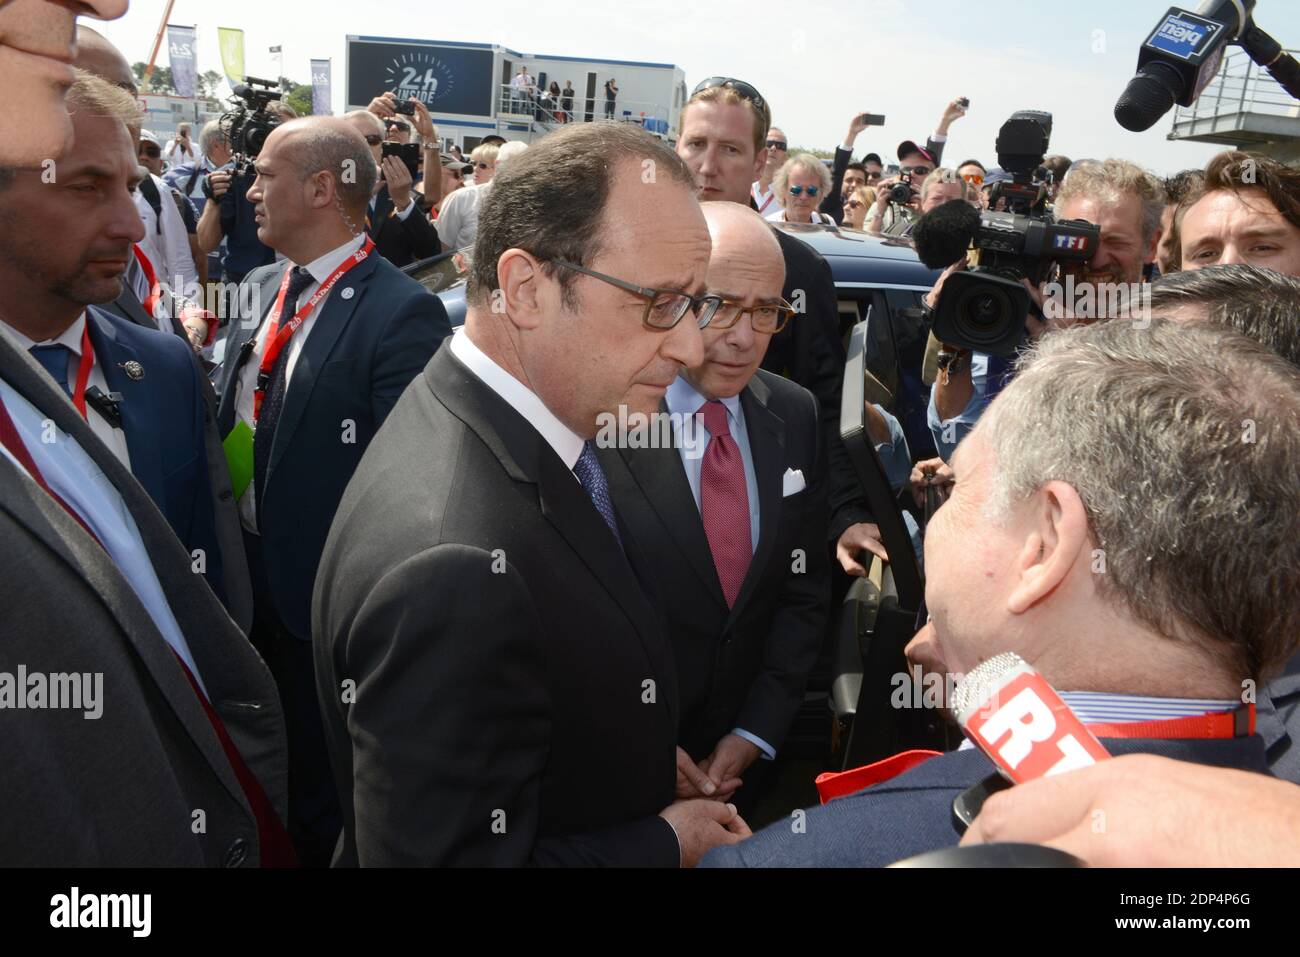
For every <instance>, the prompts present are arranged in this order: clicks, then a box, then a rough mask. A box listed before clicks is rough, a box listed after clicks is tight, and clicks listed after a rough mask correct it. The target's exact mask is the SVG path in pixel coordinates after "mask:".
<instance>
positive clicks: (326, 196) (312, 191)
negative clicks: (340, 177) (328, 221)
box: [303, 170, 338, 209]
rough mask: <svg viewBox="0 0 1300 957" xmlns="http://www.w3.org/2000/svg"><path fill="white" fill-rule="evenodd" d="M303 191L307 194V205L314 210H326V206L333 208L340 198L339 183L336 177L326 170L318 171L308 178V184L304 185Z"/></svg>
mask: <svg viewBox="0 0 1300 957" xmlns="http://www.w3.org/2000/svg"><path fill="white" fill-rule="evenodd" d="M303 189H304V190H305V191H306V193H307V204H308V205H309V206H310V207H311V208H312V209H324V208H325V207H326V206H333V205H334V201H335V199H336V198H337V196H338V183H337V182H335V180H334V176H333V175H332V174H331V173H329V172H327V171H326V170H318V171H317V172H315V173H312V174H311V175H310V176H308V177H307V182H306V183H305V184H303Z"/></svg>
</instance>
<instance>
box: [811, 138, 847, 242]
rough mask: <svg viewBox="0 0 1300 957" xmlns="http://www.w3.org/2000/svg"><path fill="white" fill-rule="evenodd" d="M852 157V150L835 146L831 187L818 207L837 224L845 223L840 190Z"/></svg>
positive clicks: (842, 187)
mask: <svg viewBox="0 0 1300 957" xmlns="http://www.w3.org/2000/svg"><path fill="white" fill-rule="evenodd" d="M852 158H853V151H852V150H846V149H845V148H844V147H843V146H837V147H835V161H834V162H833V163H832V164H831V188H830V190H829V191H828V192H827V193H826V196H825V197H824V198H823V199H822V201H821V205H820V206H818V207H817V210H818V212H821V213H824V214H825V215H827V216H829V217H830V218H831V219H833V220H835V225H837V226H840V225H843V224H844V198H843V197H842V196H841V195H840V192H841V191H842V190H843V189H844V173H845V171H846V170H847V169H848V168H849V160H850V159H852Z"/></svg>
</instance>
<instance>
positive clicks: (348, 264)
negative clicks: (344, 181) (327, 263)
mask: <svg viewBox="0 0 1300 957" xmlns="http://www.w3.org/2000/svg"><path fill="white" fill-rule="evenodd" d="M374 248H375V241H374V240H373V239H371V238H370V237H369V236H367V237H366V241H365V242H364V243H363V244H362V246H361V248H360V249H358V250H357V251H356V252H355V253H353V254H352V255H351V256H349V257H348V258H347V259H345V260H343V262H341V263H340V264H339V265H338V268H336V269H335V270H334V271H333V272H332V273H330V274H329V275H328V276H326V277H325V281H324V282H322V283H321V284H320V286H319V287H317V289H316V291H315V292H314V293H312V294H311V298H310V299H308V300H307V302H306V303H304V304H303V306H302V307H301V308H300V309H299V310H298V311H297V312H296V313H294V314H293V318H291V319H290V320H289V321H288V322H287V323H285V324H284V325H283V326H281V325H280V313H281V312H282V311H283V310H284V297H285V295H286V294H287V293H288V291H289V277H290V275H291V274H292V273H293V269H292V267H291V268H289V269H286V270H285V271H284V279H282V280H281V281H280V294H279V295H278V296H276V297H275V308H274V309H273V311H272V314H271V323H270V325H269V326H268V327H267V330H266V339H265V340H264V341H265V342H266V347H265V348H264V349H263V350H262V362H261V364H260V365H258V367H257V388H256V389H255V390H254V392H253V421H254V422H256V421H257V417H258V416H259V415H260V414H261V412H262V397H263V396H264V395H265V394H266V389H267V387H268V386H269V385H270V384H271V370H272V369H274V368H275V360H276V359H278V358H279V356H280V350H282V349H283V348H284V347H285V346H286V345H288V343H289V339H290V338H292V336H293V334H294V333H295V332H296V331H297V330H298V327H299V326H301V325H302V324H303V323H304V322H305V321H306V319H307V317H308V316H309V315H311V311H312V310H313V309H315V308H316V304H317V303H318V302H320V301H321V300H322V299H324V298H325V297H326V296H327V295H328V294H329V291H330V290H331V289H333V288H334V284H335V283H337V282H338V281H339V280H340V279H342V278H343V275H344V274H345V273H346V272H347V271H348V270H349V269H351V268H352V267H353V266H356V265H359V264H360V263H363V262H365V260H366V257H367V256H369V255H370V252H371V250H373V249H374Z"/></svg>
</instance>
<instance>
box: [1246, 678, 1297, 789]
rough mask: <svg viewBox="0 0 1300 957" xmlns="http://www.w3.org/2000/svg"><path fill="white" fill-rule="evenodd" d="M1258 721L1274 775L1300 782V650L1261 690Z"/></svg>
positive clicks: (1270, 768)
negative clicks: (1279, 674)
mask: <svg viewBox="0 0 1300 957" xmlns="http://www.w3.org/2000/svg"><path fill="white" fill-rule="evenodd" d="M1256 710H1257V711H1258V714H1259V720H1258V722H1257V724H1256V728H1257V729H1258V732H1259V734H1260V735H1261V736H1262V737H1263V738H1264V744H1265V746H1266V747H1267V748H1268V767H1269V770H1270V771H1271V772H1272V773H1273V776H1274V777H1278V778H1281V779H1282V780H1283V781H1290V782H1291V783H1292V784H1300V654H1297V655H1295V656H1294V657H1292V659H1291V660H1290V662H1288V663H1287V666H1286V671H1285V673H1284V674H1282V675H1281V676H1279V677H1278V678H1275V679H1274V680H1273V681H1271V682H1270V683H1269V684H1268V686H1267V687H1266V688H1265V689H1264V690H1262V691H1261V692H1260V693H1259V699H1258V704H1257V707H1256Z"/></svg>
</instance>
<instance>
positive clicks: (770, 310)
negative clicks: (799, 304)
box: [704, 296, 794, 333]
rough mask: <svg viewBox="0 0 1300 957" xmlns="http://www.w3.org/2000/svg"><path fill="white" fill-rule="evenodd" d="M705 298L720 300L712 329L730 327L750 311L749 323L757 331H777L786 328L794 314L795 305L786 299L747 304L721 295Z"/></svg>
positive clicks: (706, 297) (715, 311)
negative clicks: (754, 304)
mask: <svg viewBox="0 0 1300 957" xmlns="http://www.w3.org/2000/svg"><path fill="white" fill-rule="evenodd" d="M704 298H705V299H716V300H718V305H717V306H715V307H714V313H713V318H712V320H711V321H710V322H709V328H710V329H730V328H731V327H732V326H734V325H735V324H736V323H737V322H739V321H740V319H741V317H742V316H744V315H745V313H749V323H750V326H751V327H752V328H753V330H754V331H755V332H766V333H776V332H780V331H781V330H782V329H784V328H785V326H786V323H788V322H789V321H790V317H791V316H793V315H794V306H792V305H790V304H789V303H788V302H786V301H785V300H784V299H781V300H779V301H778V302H775V303H763V304H762V305H758V306H746V305H745V304H744V303H742V302H736V301H735V300H733V299H723V298H722V297H721V296H705V297H704Z"/></svg>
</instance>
